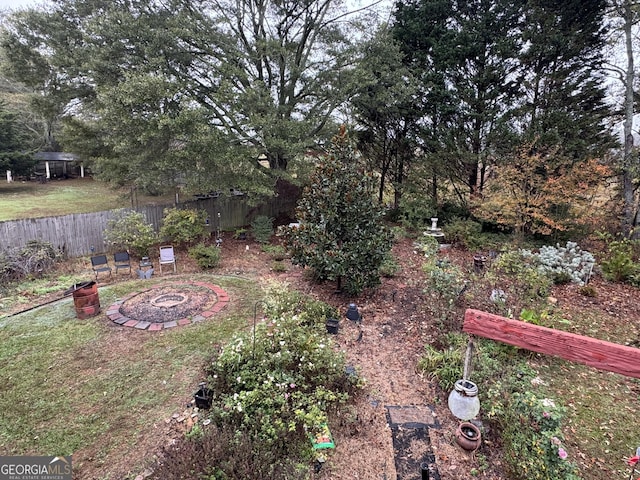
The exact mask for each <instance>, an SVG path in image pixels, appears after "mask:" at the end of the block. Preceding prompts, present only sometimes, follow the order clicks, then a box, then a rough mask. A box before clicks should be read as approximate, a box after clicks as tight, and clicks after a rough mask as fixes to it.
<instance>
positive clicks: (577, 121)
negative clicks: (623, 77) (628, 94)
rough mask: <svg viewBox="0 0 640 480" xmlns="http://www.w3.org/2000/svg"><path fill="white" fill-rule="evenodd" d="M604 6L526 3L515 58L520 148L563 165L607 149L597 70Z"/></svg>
mask: <svg viewBox="0 0 640 480" xmlns="http://www.w3.org/2000/svg"><path fill="white" fill-rule="evenodd" d="M606 6H607V2H606V0H567V1H563V2H558V1H556V0H529V1H528V2H527V9H526V13H525V17H524V18H525V21H524V22H523V27H524V29H523V32H522V39H523V45H525V46H526V48H524V49H523V51H522V53H521V55H520V56H519V59H518V60H519V63H520V69H519V70H520V74H519V79H518V84H519V85H520V87H521V98H523V99H524V101H523V102H522V103H521V105H520V108H519V109H518V122H519V125H520V127H521V129H522V134H523V136H524V137H525V138H524V141H523V143H535V145H536V149H537V151H541V149H547V150H549V151H552V150H553V151H556V150H557V154H556V155H555V156H556V157H559V156H560V157H563V158H564V159H565V160H564V161H567V162H572V161H576V160H583V159H584V158H586V157H589V156H597V155H600V154H602V153H603V152H604V151H605V149H607V148H610V147H611V146H612V138H611V136H610V135H609V134H608V133H607V130H606V125H605V120H606V119H607V118H609V117H610V116H611V111H610V110H609V109H608V107H607V106H606V104H605V88H604V75H603V70H602V52H603V46H604V40H605V39H604V33H605V30H604V27H603V18H604V14H605V9H606ZM543 160H544V157H543ZM559 163H560V164H561V163H563V161H559Z"/></svg>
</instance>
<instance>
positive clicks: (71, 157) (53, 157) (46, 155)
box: [34, 152, 81, 162]
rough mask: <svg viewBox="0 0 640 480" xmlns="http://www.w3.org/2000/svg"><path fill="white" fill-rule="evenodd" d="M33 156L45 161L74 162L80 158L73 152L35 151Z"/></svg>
mask: <svg viewBox="0 0 640 480" xmlns="http://www.w3.org/2000/svg"><path fill="white" fill-rule="evenodd" d="M34 157H35V158H36V160H44V161H47V162H75V161H78V160H81V158H80V157H79V156H78V155H76V154H75V153H67V152H37V153H36V154H35V155H34Z"/></svg>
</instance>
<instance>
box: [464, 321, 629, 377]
mask: <svg viewBox="0 0 640 480" xmlns="http://www.w3.org/2000/svg"><path fill="white" fill-rule="evenodd" d="M462 330H463V331H465V332H467V333H470V334H473V335H478V336H480V337H485V338H489V339H491V340H498V341H500V342H503V343H508V344H509V345H514V346H516V347H520V348H526V349H527V350H532V351H534V352H538V353H544V354H548V355H554V356H557V357H560V358H564V359H565V360H569V361H571V362H578V363H583V364H585V365H589V366H590V367H593V368H597V369H599V370H606V371H608V372H614V373H619V374H620V375H626V376H627V377H634V378H640V349H637V348H633V347H628V346H626V345H619V344H617V343H611V342H606V341H604V340H598V339H595V338H591V337H585V336H582V335H576V334H575V333H570V332H563V331H561V330H554V329H553V328H547V327H541V326H539V325H533V324H531V323H526V322H521V321H518V320H511V319H509V318H504V317H500V316H498V315H493V314H491V313H487V312H481V311H479V310H472V309H469V310H467V311H466V312H465V314H464V326H463V327H462Z"/></svg>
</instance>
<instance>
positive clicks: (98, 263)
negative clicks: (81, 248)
mask: <svg viewBox="0 0 640 480" xmlns="http://www.w3.org/2000/svg"><path fill="white" fill-rule="evenodd" d="M91 266H92V267H93V271H94V272H95V273H96V280H98V275H100V274H101V273H109V276H111V267H110V266H109V261H108V260H107V256H106V255H95V256H93V257H91Z"/></svg>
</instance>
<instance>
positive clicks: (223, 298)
mask: <svg viewBox="0 0 640 480" xmlns="http://www.w3.org/2000/svg"><path fill="white" fill-rule="evenodd" d="M167 285H195V286H198V287H204V288H208V289H209V290H211V291H212V292H213V293H215V294H216V297H217V301H216V303H215V304H214V305H213V306H212V307H211V308H209V309H208V310H203V311H202V312H200V313H199V314H198V315H194V316H192V317H191V318H181V319H179V320H172V321H170V322H161V323H154V322H146V321H144V320H135V319H133V318H129V317H126V316H124V315H123V314H122V313H120V306H121V305H122V304H123V303H124V302H126V301H127V300H129V299H131V298H133V297H135V296H136V295H140V293H142V292H132V293H130V294H129V295H127V296H125V297H123V298H121V299H120V300H117V301H116V302H114V303H113V304H112V305H111V306H110V307H109V308H108V309H107V318H109V319H110V320H111V321H113V322H115V323H117V324H118V325H122V326H123V327H132V328H137V329H138V330H148V331H150V332H157V331H160V330H163V329H164V330H166V329H167V328H174V327H179V326H180V327H181V326H184V325H189V324H190V323H198V322H202V321H203V320H206V319H207V318H209V317H212V316H213V315H214V314H216V313H218V312H219V311H220V310H222V309H223V308H224V307H226V306H227V304H228V303H229V295H227V292H226V291H224V290H223V289H222V288H220V287H219V286H218V285H214V284H213V283H207V282H175V283H171V284H166V283H162V284H158V285H154V286H153V287H151V288H149V289H147V290H144V291H145V292H146V291H149V290H153V289H154V288H162V287H166V286H167Z"/></svg>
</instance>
